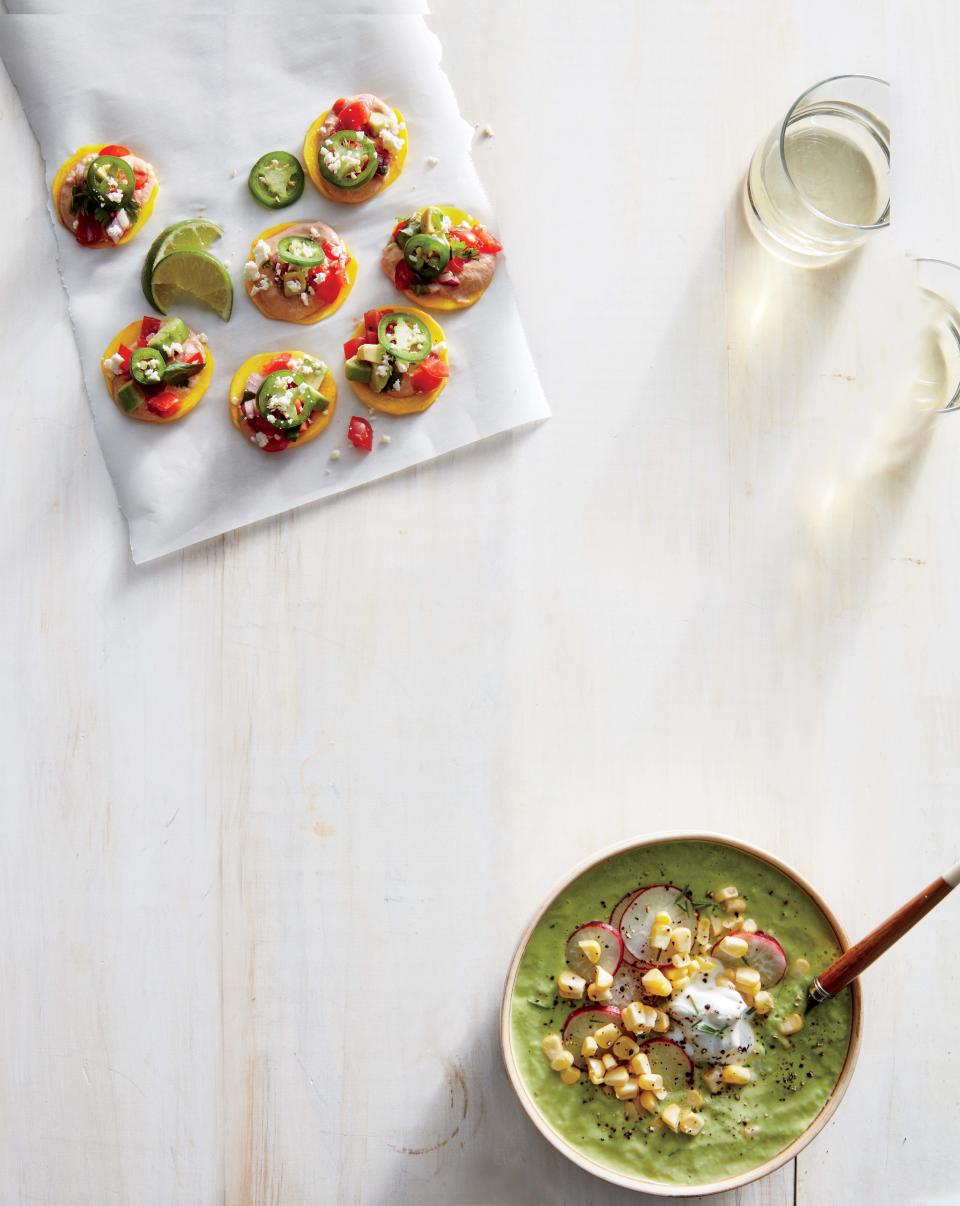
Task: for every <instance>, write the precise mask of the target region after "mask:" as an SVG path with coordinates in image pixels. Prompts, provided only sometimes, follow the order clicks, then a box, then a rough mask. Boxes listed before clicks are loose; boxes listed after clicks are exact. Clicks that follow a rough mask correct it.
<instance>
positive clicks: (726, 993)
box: [667, 969, 756, 1064]
mask: <svg viewBox="0 0 960 1206" xmlns="http://www.w3.org/2000/svg"><path fill="white" fill-rule="evenodd" d="M719 970H720V969H718V970H717V971H713V972H710V973H709V974H708V975H701V976H697V977H696V978H695V980H694V981H693V983H691V984H688V985H687V987H686V988H685V989H684V990H683V992H680V993H678V994H677V995H676V997H674V999H673V1000H672V1001H671V1002H670V1004H669V1005H668V1006H667V1012H668V1013H669V1014H670V1016H671V1017H672V1018H673V1020H674V1022H675V1023H676V1027H675V1029H676V1031H677V1033H675V1034H671V1036H670V1037H671V1038H674V1039H675V1040H676V1041H677V1042H678V1043H680V1045H681V1046H682V1047H683V1048H684V1050H685V1051H686V1053H687V1054H688V1055H689V1056H690V1058H691V1059H692V1060H693V1062H694V1063H695V1064H730V1063H739V1061H740V1060H742V1059H744V1058H746V1056H748V1055H749V1054H750V1053H751V1052H752V1051H753V1049H754V1047H755V1045H756V1036H755V1035H754V1033H753V1027H752V1026H751V1025H750V1022H749V1020H748V1019H747V1013H748V1011H749V1006H748V1005H747V1003H746V1001H744V999H743V997H741V995H740V994H739V993H738V992H737V991H736V989H734V988H724V987H722V986H718V985H717V983H716V978H717V975H718V974H719Z"/></svg>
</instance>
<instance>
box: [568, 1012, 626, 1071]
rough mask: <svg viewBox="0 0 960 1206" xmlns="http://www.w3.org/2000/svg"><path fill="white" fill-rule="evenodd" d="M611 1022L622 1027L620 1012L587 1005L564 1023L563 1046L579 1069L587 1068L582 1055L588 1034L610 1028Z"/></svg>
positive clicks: (569, 1016) (571, 1014)
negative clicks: (581, 1049)
mask: <svg viewBox="0 0 960 1206" xmlns="http://www.w3.org/2000/svg"><path fill="white" fill-rule="evenodd" d="M611 1022H613V1023H614V1025H616V1026H620V1010H619V1009H614V1008H612V1007H611V1006H610V1005H603V1006H597V1005H585V1006H584V1007H583V1008H582V1009H575V1010H574V1011H573V1013H570V1014H568V1015H567V1020H566V1021H565V1022H564V1023H563V1045H564V1046H565V1047H566V1049H567V1050H568V1051H569V1052H570V1054H571V1055H572V1056H573V1062H574V1063H575V1064H576V1065H577V1067H578V1068H585V1067H586V1066H587V1065H586V1060H585V1059H584V1058H583V1056H582V1055H581V1054H580V1048H581V1047H582V1046H583V1040H584V1039H585V1038H586V1037H587V1035H588V1034H593V1032H594V1030H599V1028H600V1027H601V1026H608V1025H609V1024H610V1023H611Z"/></svg>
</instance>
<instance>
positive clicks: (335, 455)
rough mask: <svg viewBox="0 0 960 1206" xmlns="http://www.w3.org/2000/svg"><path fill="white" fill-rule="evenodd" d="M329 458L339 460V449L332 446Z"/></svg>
mask: <svg viewBox="0 0 960 1206" xmlns="http://www.w3.org/2000/svg"><path fill="white" fill-rule="evenodd" d="M330 459H331V461H339V459H340V449H339V448H334V450H333V452H331V453H330Z"/></svg>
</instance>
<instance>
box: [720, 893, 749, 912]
mask: <svg viewBox="0 0 960 1206" xmlns="http://www.w3.org/2000/svg"><path fill="white" fill-rule="evenodd" d="M723 907H724V909H725V910H726V911H727V912H728V913H737V914H740V913H746V911H747V902H746V901H745V900H744V899H743V897H742V896H735V897H734V898H733V900H725V901H724V902H723Z"/></svg>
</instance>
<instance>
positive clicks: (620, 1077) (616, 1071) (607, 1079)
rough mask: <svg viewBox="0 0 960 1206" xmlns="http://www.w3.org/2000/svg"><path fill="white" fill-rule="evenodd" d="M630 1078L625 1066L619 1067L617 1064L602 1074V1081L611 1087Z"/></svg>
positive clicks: (623, 1083) (622, 1083) (613, 1087)
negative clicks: (604, 1074)
mask: <svg viewBox="0 0 960 1206" xmlns="http://www.w3.org/2000/svg"><path fill="white" fill-rule="evenodd" d="M629 1079H630V1075H629V1073H628V1072H627V1070H626V1068H621V1067H620V1065H619V1064H618V1065H617V1067H616V1068H611V1069H610V1071H609V1072H608V1073H607V1074H606V1076H604V1078H603V1083H604V1084H605V1085H609V1086H610V1088H611V1089H615V1088H617V1086H618V1085H625V1084H626V1083H627V1081H628V1080H629Z"/></svg>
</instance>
